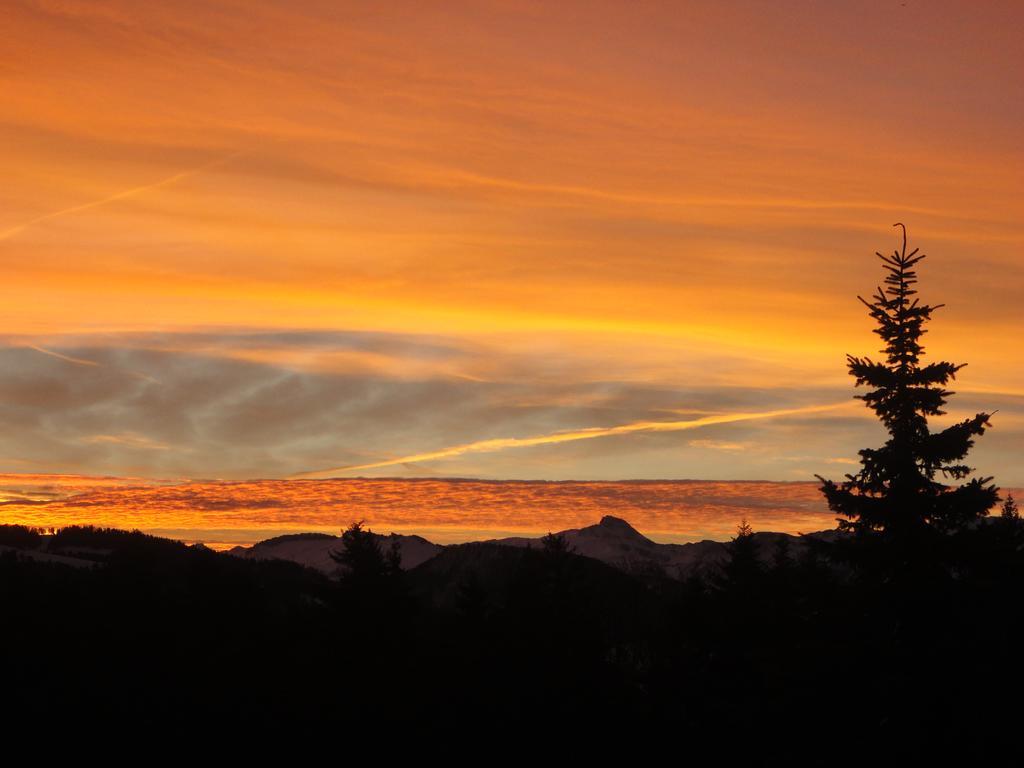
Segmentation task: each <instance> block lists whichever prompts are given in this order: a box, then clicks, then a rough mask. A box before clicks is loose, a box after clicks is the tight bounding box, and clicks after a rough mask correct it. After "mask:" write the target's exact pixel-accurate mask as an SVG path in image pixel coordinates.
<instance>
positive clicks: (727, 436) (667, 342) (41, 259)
mask: <svg viewBox="0 0 1024 768" xmlns="http://www.w3.org/2000/svg"><path fill="white" fill-rule="evenodd" d="M3 21H4V30H5V34H4V35H2V36H0V93H2V96H3V98H2V99H0V165H2V167H3V168H4V172H5V174H4V177H5V178H4V184H3V185H2V187H0V266H2V268H3V276H4V279H3V280H2V281H0V332H2V334H3V342H4V346H3V347H2V348H0V354H2V355H3V356H4V361H3V364H2V366H0V427H2V429H0V471H9V472H28V473H33V472H56V473H67V472H71V473H83V474H110V475H118V476H139V477H160V478H167V477H171V478H197V477H200V478H211V477H214V478H232V479H244V478H253V477H287V476H291V475H295V474H302V473H309V472H317V471H320V470H325V469H336V468H342V467H357V468H360V469H359V472H360V473H363V474H382V475H409V476H438V475H442V476H451V475H459V476H478V477H496V478H546V479H566V478H580V479H618V478H632V477H647V478H654V477H662V478H665V477H667V478H710V479H733V478H735V479H755V478H756V479H774V480H804V479H807V478H809V477H811V476H812V475H813V473H814V472H821V473H823V474H827V475H832V476H835V475H840V474H842V473H843V472H846V471H849V466H850V465H849V462H851V461H852V460H853V459H855V458H856V451H857V449H858V448H860V447H864V446H865V445H869V444H874V443H877V442H879V441H880V440H881V433H880V431H879V430H878V428H877V426H876V425H875V424H874V423H873V422H871V420H870V419H869V418H868V414H866V413H864V412H863V409H860V410H858V409H857V408H856V406H852V407H848V408H839V409H822V408H821V407H822V406H830V405H834V404H836V403H839V402H842V401H844V400H846V399H848V398H849V397H850V396H851V395H852V393H853V391H852V388H851V384H852V381H851V380H849V379H848V377H847V376H846V375H845V371H844V355H845V353H846V352H852V353H857V354H868V353H873V352H874V351H875V350H876V348H877V346H878V343H877V340H876V338H875V337H874V336H872V335H871V333H870V330H871V325H870V320H869V319H868V318H867V317H866V315H865V313H864V311H863V308H862V307H860V305H859V304H858V303H857V302H856V298H855V296H856V294H857V293H868V292H870V291H871V290H872V289H873V287H874V285H876V284H877V282H878V281H879V280H880V279H881V276H882V275H881V271H880V267H879V265H878V262H877V259H875V257H874V256H873V253H874V251H875V250H883V251H889V250H891V249H892V248H893V247H894V246H895V245H896V235H895V232H894V230H892V228H891V225H892V223H893V222H895V221H903V222H906V223H907V225H908V228H909V231H910V239H911V244H912V246H914V245H920V246H921V247H922V248H923V250H924V251H925V252H927V253H929V254H930V259H929V260H928V261H926V262H925V263H924V264H923V265H922V285H921V288H922V293H923V296H924V298H925V299H926V300H929V301H932V302H934V303H945V304H946V305H947V306H946V307H945V308H944V309H942V310H940V311H939V312H938V313H937V315H936V320H935V322H934V323H933V325H932V335H931V336H929V337H928V342H929V352H931V353H934V354H935V355H943V356H946V357H949V358H951V359H953V360H954V361H956V362H962V361H967V362H969V363H970V365H969V367H968V368H966V369H964V371H963V372H962V375H961V380H960V382H958V384H959V386H958V387H957V388H958V390H959V391H960V392H961V394H960V395H958V397H957V398H955V399H954V400H953V401H952V402H951V409H950V416H949V418H955V417H957V416H962V415H964V414H967V413H973V412H974V411H976V410H981V409H986V410H992V409H998V410H999V412H998V414H997V415H996V417H995V418H994V424H995V429H993V430H992V432H990V433H989V434H986V435H985V436H984V437H983V438H982V439H981V440H980V441H979V443H978V448H977V450H976V452H975V454H974V463H975V464H976V465H978V466H979V467H980V468H981V469H982V470H983V471H985V473H986V474H995V475H996V476H997V480H998V481H1000V482H1002V483H1004V484H1006V485H1012V484H1014V483H1016V484H1022V483H1024V474H1022V470H1021V469H1020V467H1021V466H1022V459H1024V440H1022V438H1024V367H1022V366H1021V365H1020V364H1019V362H1018V361H1019V354H1020V352H1021V345H1020V342H1019V329H1020V327H1021V325H1022V321H1024V309H1022V304H1021V302H1020V296H1021V295H1022V291H1024V270H1022V265H1024V253H1022V245H1024V216H1022V214H1024V205H1022V202H1024V173H1022V168H1024V165H1022V160H1024V147H1022V141H1021V135H1022V134H1021V131H1020V126H1021V124H1022V122H1024V53H1022V51H1024V49H1022V47H1021V45H1020V40H1021V39H1022V33H1024V10H1022V8H1021V6H1020V4H1017V3H998V2H993V3H986V4H983V5H979V4H975V3H947V2H929V3H921V2H914V1H913V0H911V1H910V2H907V3H905V4H904V3H901V2H891V3H888V2H886V3H868V4H852V3H851V4H840V3H832V4H822V3H811V2H806V3H803V2H792V3H790V2H781V3H767V2H764V3H762V2H752V3H678V2H673V3H657V2H641V3H624V2H615V3H602V2H585V3H584V2H579V3H577V2H559V3H526V2H490V3H488V2H472V3H468V2H467V3H459V2H446V3H442V4H434V3H402V2H389V3H377V4H365V3H345V2H326V1H325V2H304V1H303V0H292V1H291V2H279V3H267V2H252V1H249V0H247V1H246V2H242V1H241V0H238V1H237V2H223V1H222V0H204V1H203V2H198V1H196V2H189V1H184V2H174V3H156V2H139V1H138V0H135V1H134V2H99V1H91V2H76V1H75V0H45V1H40V2H20V1H18V0H15V1H14V2H8V3H5V4H4V9H3ZM1008 358H1009V359H1010V360H1011V361H1012V362H1011V363H1008V362H1007V359H1008ZM775 413H778V414H781V415H778V416H775V417H770V418H769V417H763V414H775ZM745 414H746V415H750V414H755V415H756V414H762V416H759V417H756V418H750V419H746V418H740V419H737V418H734V417H736V416H737V415H740V416H742V415H745ZM701 419H703V420H705V421H703V422H701V424H702V426H699V427H696V428H690V427H683V428H678V429H677V428H665V429H661V428H654V429H642V428H637V429H634V428H633V427H635V426H636V425H638V424H640V425H643V424H648V423H660V422H666V423H673V422H686V421H693V420H701ZM594 430H597V431H598V432H600V433H601V435H602V436H601V438H600V439H589V437H588V438H587V439H561V438H559V437H557V436H559V435H564V434H576V433H592V431H594ZM551 436H556V437H555V438H553V439H552V438H551ZM467 445H472V446H480V445H483V446H485V449H477V448H474V449H473V450H460V449H461V448H462V447H464V446H467Z"/></svg>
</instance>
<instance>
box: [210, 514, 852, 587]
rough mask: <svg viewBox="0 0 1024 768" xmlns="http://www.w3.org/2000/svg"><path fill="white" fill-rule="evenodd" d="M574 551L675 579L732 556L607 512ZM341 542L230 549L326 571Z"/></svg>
mask: <svg viewBox="0 0 1024 768" xmlns="http://www.w3.org/2000/svg"><path fill="white" fill-rule="evenodd" d="M375 535H377V536H378V538H379V539H380V542H381V546H382V547H383V548H384V550H385V551H387V550H388V549H390V547H391V546H392V542H397V543H398V547H399V552H400V553H401V556H402V568H403V569H405V570H411V569H413V568H416V567H417V566H418V565H420V564H421V563H424V562H426V561H428V560H430V559H431V558H434V557H435V556H437V555H438V554H440V553H441V552H443V551H445V550H446V549H450V548H451V547H444V546H442V545H440V544H434V543H433V542H431V541H428V540H427V539H424V538H423V537H422V536H404V535H400V534H397V533H391V534H388V535H386V536H385V535H381V534H375ZM556 535H558V536H562V537H564V539H565V541H566V543H567V544H568V545H569V547H570V550H571V551H572V552H574V553H575V554H578V555H582V556H584V557H588V558H591V559H594V560H600V561H601V562H602V563H605V564H607V565H611V566H613V567H615V568H617V569H619V570H621V571H626V572H627V573H651V572H661V573H664V574H665V575H667V576H670V577H673V578H685V577H687V576H689V575H691V574H694V573H702V572H708V571H713V570H715V569H716V568H718V567H719V565H720V564H721V563H722V562H723V561H724V560H725V558H726V557H727V556H728V549H727V546H726V544H725V543H724V542H720V541H709V540H705V541H697V542H692V543H689V544H659V543H657V542H655V541H651V540H650V539H648V538H647V537H646V536H644V535H643V534H642V533H640V532H639V531H638V530H636V529H635V528H634V527H633V526H631V525H630V524H629V523H628V522H626V521H625V520H623V519H621V518H618V517H612V516H611V515H606V516H604V517H602V518H601V521H600V522H599V523H597V524H596V525H588V526H586V527H584V528H572V529H569V530H566V531H561V532H559V533H558V534H556ZM833 535H834V532H829V531H825V532H821V533H812V534H808V536H809V537H810V538H816V539H823V538H829V537H831V536H833ZM753 536H754V543H755V544H756V545H757V550H758V554H759V556H760V558H761V559H762V560H763V561H765V562H766V563H767V562H770V561H771V559H772V557H773V556H774V553H775V551H776V548H777V546H778V543H779V541H780V540H786V541H787V542H788V543H789V553H790V555H791V556H792V557H797V556H799V554H800V553H801V552H802V551H803V550H804V548H805V547H806V543H805V541H806V540H805V539H804V538H803V537H800V536H791V535H789V534H787V533H770V532H761V533H755V534H753ZM474 543H476V544H488V545H494V546H501V547H518V548H536V549H539V548H540V547H541V546H542V544H541V539H540V538H529V537H525V536H512V537H509V538H504V539H490V540H488V541H485V542H474ZM340 546H341V538H340V537H339V536H332V535H330V534H326V533H298V534H289V535H286V536H277V537H275V538H272V539H266V540H265V541H261V542H259V543H257V544H254V545H253V546H251V547H235V548H234V549H230V550H228V554H231V555H234V556H236V557H242V558H246V559H250V560H290V561H292V562H295V563H299V564H301V565H305V566H308V567H310V568H315V569H316V570H318V571H320V572H321V573H326V574H329V575H330V574H333V573H335V572H336V571H337V563H335V562H334V560H332V559H331V554H330V553H331V552H334V551H337V550H338V548H339V547H340Z"/></svg>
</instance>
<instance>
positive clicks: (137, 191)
mask: <svg viewBox="0 0 1024 768" xmlns="http://www.w3.org/2000/svg"><path fill="white" fill-rule="evenodd" d="M239 154H241V153H239V152H232V153H230V154H227V155H224V156H221V157H218V158H215V159H213V160H211V161H209V162H208V163H203V164H202V165H200V166H197V167H196V168H190V169H188V170H186V171H181V172H179V173H176V174H174V175H173V176H168V177H167V178H165V179H160V180H159V181H155V182H153V183H152V184H144V185H142V186H139V187H132V188H130V189H124V190H121V191H120V192H115V193H114V194H111V195H107V196H105V197H101V198H99V199H98V200H92V201H90V202H87V203H80V204H79V205H72V206H69V207H67V208H61V209H60V210H58V211H51V212H50V213H44V214H42V215H39V216H35V217H33V218H31V219H29V220H28V221H23V222H22V223H21V224H16V225H14V226H13V227H8V228H7V229H4V230H0V241H3V240H7V239H9V238H11V237H14V236H15V235H17V234H18V233H20V232H23V231H24V230H26V229H28V228H29V227H33V226H35V225H37V224H42V223H43V222H45V221H50V220H52V219H57V218H60V217H61V216H69V215H71V214H74V213H82V212H83V211H88V210H91V209H93V208H99V207H100V206H101V205H108V204H110V203H113V202H117V201H118V200H126V199H128V198H132V197H137V196H138V195H141V194H143V193H145V192H149V191H151V190H154V189H159V188H160V187H166V186H169V185H171V184H175V183H177V182H179V181H181V180H182V179H187V178H189V177H190V176H195V175H196V174H197V173H200V172H202V171H205V170H207V169H208V168H212V167H213V166H215V165H219V164H221V163H225V162H227V161H228V160H230V159H231V158H233V157H238V155H239ZM40 351H42V350H40Z"/></svg>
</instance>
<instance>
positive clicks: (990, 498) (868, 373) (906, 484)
mask: <svg viewBox="0 0 1024 768" xmlns="http://www.w3.org/2000/svg"><path fill="white" fill-rule="evenodd" d="M893 226H897V227H900V228H902V230H903V247H902V249H900V250H899V251H894V252H893V255H892V256H883V255H882V254H880V253H878V254H876V255H877V256H878V257H879V258H880V259H881V260H882V261H883V262H884V265H883V266H884V268H885V270H886V271H887V272H888V273H889V274H888V275H887V276H886V278H885V285H886V287H885V288H884V289H883V288H881V287H879V288H878V292H877V293H876V294H875V295H874V296H873V297H872V300H871V301H867V300H865V299H864V298H862V297H860V296H858V297H857V298H859V299H860V301H861V302H862V303H863V304H864V305H865V306H866V307H867V308H868V311H869V314H870V315H871V317H872V318H874V320H875V322H876V323H877V325H878V327H877V328H876V329H875V331H874V332H875V333H876V334H878V335H879V336H880V337H881V338H882V340H883V341H884V342H885V348H884V350H883V351H884V353H885V355H886V358H885V360H884V362H876V361H874V360H872V359H870V358H866V357H864V358H860V357H854V356H852V355H847V365H848V368H849V372H850V375H851V376H853V377H854V378H855V379H856V382H857V386H858V387H859V386H868V387H870V388H871V391H869V392H867V393H866V394H862V395H857V397H858V398H859V399H861V400H863V401H864V402H865V403H866V404H867V406H868V407H869V408H871V409H872V410H873V411H874V412H875V414H876V415H877V416H878V418H879V419H880V420H881V422H882V423H883V424H884V425H885V427H886V429H887V430H888V432H889V439H888V440H887V441H886V443H885V445H883V446H882V447H881V448H866V449H864V450H862V451H860V457H861V459H860V463H861V470H860V471H859V472H858V473H857V474H855V475H847V476H846V481H845V482H843V483H840V484H837V483H834V482H833V481H831V480H826V479H825V478H823V477H821V476H820V475H819V476H818V479H819V480H821V482H822V485H821V490H822V492H823V493H824V495H825V498H826V499H827V501H828V505H829V509H831V510H832V511H834V512H837V513H839V514H840V515H843V516H844V517H845V518H847V519H846V520H840V522H839V527H840V528H841V529H843V530H846V531H852V532H854V533H857V534H860V535H861V536H862V537H865V538H867V537H874V538H876V539H879V540H882V541H886V542H892V543H897V542H898V543H901V544H903V545H907V546H915V545H919V544H920V543H921V542H922V540H923V539H925V538H928V537H929V535H930V534H939V533H950V532H953V531H957V530H961V529H963V528H964V527H965V526H967V525H968V524H969V523H971V522H972V521H974V520H977V519H978V518H980V517H982V516H984V515H986V514H987V513H988V510H989V509H991V508H992V507H993V506H994V505H995V504H996V503H997V502H998V501H999V495H998V489H997V488H996V487H995V486H994V485H992V484H991V481H992V478H991V477H981V478H974V479H972V480H970V481H969V482H966V483H963V484H960V485H955V486H949V485H946V484H944V483H943V482H941V480H944V479H952V480H964V479H965V478H967V477H968V476H969V475H971V473H972V472H973V469H972V468H971V467H968V466H967V465H966V464H964V463H963V461H964V459H965V457H966V456H967V453H968V452H969V451H970V449H971V448H972V447H973V445H974V438H975V436H978V435H981V434H983V433H984V432H985V428H986V427H989V426H991V425H990V423H989V417H990V416H991V414H989V413H979V414H977V415H975V416H974V417H972V418H969V419H966V420H964V421H961V422H959V423H957V424H954V425H952V426H950V427H948V428H946V429H944V430H942V431H940V432H935V433H932V432H930V431H929V427H928V419H929V417H932V416H940V415H942V414H943V413H945V412H944V411H943V410H942V407H943V405H945V403H946V399H947V398H948V397H949V396H950V395H952V394H954V393H953V392H950V391H948V390H947V389H946V388H945V387H946V385H947V384H948V383H949V382H950V381H952V380H953V379H955V378H956V374H957V372H958V371H959V370H960V369H961V368H963V367H964V364H960V365H956V364H953V363H949V362H934V363H929V364H927V365H924V364H922V363H921V356H922V354H923V352H924V347H923V346H922V345H921V336H922V335H924V334H925V333H926V331H925V329H924V324H925V323H926V322H928V321H929V320H930V319H931V315H932V312H934V311H935V310H936V309H938V308H939V307H941V306H943V305H941V304H939V305H935V306H929V305H928V304H922V303H920V301H919V300H918V299H917V298H914V297H915V295H916V294H917V291H916V290H915V289H914V285H915V284H916V283H917V272H916V271H915V267H916V266H917V265H918V264H919V263H920V262H921V260H922V259H924V258H925V256H924V254H918V249H916V248H915V249H914V250H913V251H911V252H910V253H907V232H906V228H905V227H903V225H902V224H895V225H893Z"/></svg>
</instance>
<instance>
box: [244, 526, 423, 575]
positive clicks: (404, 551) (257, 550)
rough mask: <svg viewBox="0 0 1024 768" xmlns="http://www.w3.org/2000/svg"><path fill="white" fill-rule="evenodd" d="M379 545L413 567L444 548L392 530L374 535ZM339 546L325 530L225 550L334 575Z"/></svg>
mask: <svg viewBox="0 0 1024 768" xmlns="http://www.w3.org/2000/svg"><path fill="white" fill-rule="evenodd" d="M374 535H375V536H376V537H377V538H378V539H379V540H380V543H381V547H382V548H383V549H384V551H385V552H388V551H389V550H390V549H391V547H392V546H393V544H394V543H397V544H398V551H399V553H400V554H401V558H402V568H404V569H405V570H409V569H410V568H415V567H416V566H417V565H419V564H420V563H422V562H424V561H425V560H429V559H430V558H432V557H434V555H436V554H437V553H438V552H440V551H441V550H442V549H443V547H442V546H441V545H440V544H434V543H433V542H430V541H427V540H426V539H424V538H423V537H422V536H403V535H401V534H397V533H391V534H388V535H387V536H384V535H381V534H374ZM340 548H341V537H340V536H332V535H330V534H328V533H294V534H288V535H285V536H275V537H274V538H272V539H265V540H264V541H261V542H258V543H256V544H254V545H252V546H251V547H234V548H233V549H229V550H228V551H227V553H228V554H229V555H234V556H235V557H241V558H245V559H247V560H290V561H292V562H293V563H299V564H300V565H304V566H306V567H308V568H314V569H316V570H318V571H320V572H321V573H326V574H333V573H335V572H336V571H337V570H338V564H337V563H336V562H334V560H333V559H331V553H332V552H336V551H337V550H339V549H340Z"/></svg>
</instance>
